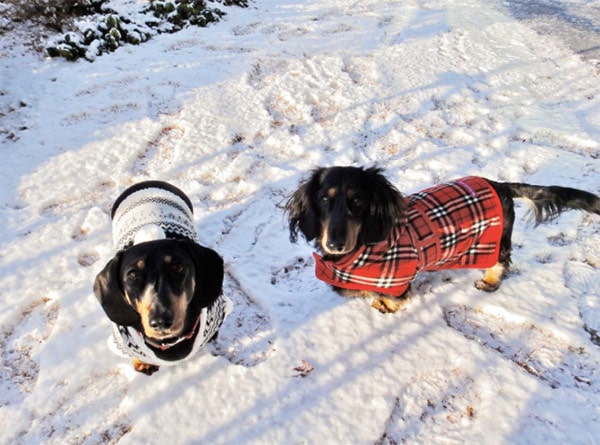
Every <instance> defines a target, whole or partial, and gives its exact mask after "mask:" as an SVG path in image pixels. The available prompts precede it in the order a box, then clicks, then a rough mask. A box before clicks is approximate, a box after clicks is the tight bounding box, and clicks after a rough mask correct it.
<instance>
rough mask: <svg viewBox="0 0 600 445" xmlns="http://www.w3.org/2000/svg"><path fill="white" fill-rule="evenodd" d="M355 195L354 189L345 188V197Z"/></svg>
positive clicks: (351, 197) (349, 197) (350, 197)
mask: <svg viewBox="0 0 600 445" xmlns="http://www.w3.org/2000/svg"><path fill="white" fill-rule="evenodd" d="M355 196H356V190H354V189H348V190H346V198H348V199H353V198H354V197H355Z"/></svg>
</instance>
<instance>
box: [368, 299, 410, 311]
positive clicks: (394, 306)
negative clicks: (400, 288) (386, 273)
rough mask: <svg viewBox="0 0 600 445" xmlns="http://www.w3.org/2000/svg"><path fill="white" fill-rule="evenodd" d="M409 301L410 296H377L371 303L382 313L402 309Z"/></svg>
mask: <svg viewBox="0 0 600 445" xmlns="http://www.w3.org/2000/svg"><path fill="white" fill-rule="evenodd" d="M407 302H408V298H394V297H376V298H375V299H374V300H373V303H371V307H373V308H375V309H377V310H378V311H379V312H381V313H382V314H393V313H394V312H397V311H398V310H400V309H402V308H403V307H404V306H405V305H406V303H407Z"/></svg>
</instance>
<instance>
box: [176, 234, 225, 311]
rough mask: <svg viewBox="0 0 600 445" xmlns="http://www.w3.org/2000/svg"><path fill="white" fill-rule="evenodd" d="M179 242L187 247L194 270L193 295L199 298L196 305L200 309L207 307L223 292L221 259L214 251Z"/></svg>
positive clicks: (188, 242)
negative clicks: (194, 283)
mask: <svg viewBox="0 0 600 445" xmlns="http://www.w3.org/2000/svg"><path fill="white" fill-rule="evenodd" d="M181 242H183V243H185V244H186V245H187V247H188V249H189V251H190V252H191V255H192V259H193V261H194V266H195V268H196V288H195V289H194V295H197V296H199V299H198V300H199V301H198V303H200V305H201V306H202V307H207V306H209V305H210V304H211V303H212V302H213V301H215V300H216V299H217V298H218V297H219V295H221V293H222V292H223V274H224V268H223V258H221V256H220V255H219V254H218V253H217V252H215V251H214V250H212V249H209V248H208V247H204V246H201V245H199V244H197V243H195V242H194V241H191V240H181Z"/></svg>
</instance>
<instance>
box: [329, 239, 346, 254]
mask: <svg viewBox="0 0 600 445" xmlns="http://www.w3.org/2000/svg"><path fill="white" fill-rule="evenodd" d="M345 247H346V243H344V242H340V241H337V242H336V241H328V242H327V250H329V251H330V252H343V251H344V248H345Z"/></svg>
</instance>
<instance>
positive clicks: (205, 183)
mask: <svg viewBox="0 0 600 445" xmlns="http://www.w3.org/2000/svg"><path fill="white" fill-rule="evenodd" d="M135 2H136V0H129V1H122V2H118V1H116V0H115V1H113V4H115V5H118V4H119V3H124V4H125V3H126V4H127V5H126V6H128V7H131V5H132V4H133V3H135ZM137 2H138V3H140V4H141V3H143V1H142V0H137ZM576 3H577V2H575V1H570V2H565V5H567V6H570V5H573V4H576ZM553 4H555V5H556V2H554V3H553ZM583 4H585V10H586V11H599V10H600V3H599V2H598V0H595V1H586V2H583V1H581V2H579V3H578V5H579V6H580V7H583V6H582V5H583ZM511 5H512V6H514V2H512V3H511V2H507V3H502V2H499V1H488V0H461V1H459V2H456V1H451V0H407V1H392V0H383V1H382V0H351V1H349V0H336V1H332V0H304V1H301V0H255V1H254V2H253V4H252V6H251V8H249V9H239V8H229V9H228V10H227V11H228V15H227V17H226V18H225V20H224V21H223V22H221V23H218V24H216V25H212V26H210V27H209V28H188V29H185V30H184V31H182V32H179V33H177V34H172V35H161V36H156V37H155V38H153V39H152V40H150V41H149V42H147V43H145V44H143V45H140V46H126V47H123V48H121V49H119V50H117V51H116V52H115V53H111V54H108V55H104V56H102V57H99V58H98V59H97V60H96V61H95V62H94V63H89V62H87V61H80V62H76V63H70V62H66V61H64V60H41V59H40V58H39V56H36V55H33V54H31V53H27V52H26V51H25V50H23V49H21V48H20V47H19V46H18V45H14V44H12V43H11V36H10V35H5V36H3V37H2V42H0V48H1V50H0V53H1V55H0V57H1V58H0V60H1V62H2V63H1V66H0V79H1V83H0V117H1V119H2V122H1V129H2V130H1V131H0V156H1V162H0V223H1V224H2V230H1V231H0V354H1V357H0V360H1V368H0V431H1V432H0V442H1V443H6V444H9V443H10V444H42V443H43V444H65V443H78V444H79V443H85V444H97V443H119V444H148V443H169V444H209V443H214V444H278V443H280V444H283V443H286V444H287V443H289V444H297V443H306V444H318V443H323V444H333V443H340V444H374V443H380V444H397V443H423V444H453V443H478V444H481V443H485V444H503V443H519V444H529V443H548V444H565V443H569V444H594V443H596V444H597V443H599V442H600V372H599V370H600V346H598V344H600V338H598V336H596V334H595V332H596V330H600V271H599V268H600V248H599V247H600V218H598V217H595V216H590V215H584V214H580V213H575V212H572V213H567V214H565V215H563V216H562V217H561V218H560V219H559V220H558V221H556V222H552V223H550V224H547V225H543V226H539V227H537V228H534V227H533V226H532V225H528V224H527V221H526V217H525V215H526V212H525V208H524V207H520V209H519V213H518V214H519V216H518V221H517V224H516V228H515V237H514V245H515V250H514V254H513V260H514V263H515V264H514V267H513V270H512V272H511V275H510V276H509V278H508V279H507V280H506V281H505V282H504V284H503V286H502V288H501V289H500V290H499V291H498V292H496V293H493V294H487V293H482V292H480V291H477V290H476V289H475V288H474V287H473V286H472V283H473V281H475V280H476V279H477V278H478V277H479V276H480V275H479V272H478V271H451V272H441V273H432V274H423V275H421V276H419V277H418V279H417V282H416V283H415V286H414V290H415V292H414V293H415V297H414V298H413V300H412V301H411V303H410V304H409V305H408V306H407V308H406V309H405V310H404V311H402V312H399V313H396V314H393V315H383V314H380V313H379V312H377V311H375V310H374V309H372V308H371V307H370V306H369V304H367V303H366V302H364V301H359V300H349V299H343V298H341V297H339V296H337V294H335V293H334V292H333V291H332V290H331V289H330V288H329V287H328V286H326V285H325V284H323V283H321V282H318V281H317V280H316V279H315V278H314V274H313V270H312V268H313V260H312V257H311V252H312V248H311V246H309V245H307V244H306V243H305V242H304V241H300V242H299V243H298V244H290V243H289V241H288V233H287V228H286V222H285V221H284V217H283V214H282V209H281V207H282V205H283V203H284V202H285V200H286V198H287V197H288V196H289V195H290V193H291V192H292V191H293V190H294V188H295V187H296V185H297V184H298V182H299V181H300V180H301V179H303V178H305V177H306V176H307V174H308V172H309V170H311V169H313V168H314V167H316V166H319V165H333V164H352V165H373V164H378V165H379V166H381V167H383V168H385V170H386V172H387V176H388V177H389V178H390V180H391V181H392V182H393V183H395V184H396V185H397V186H398V187H399V188H400V189H401V190H403V191H404V192H406V193H411V192H414V191H416V190H419V189H421V188H424V187H427V186H430V185H432V184H434V183H437V182H439V181H444V180H448V179H452V178H456V177H459V176H463V175H468V174H477V175H484V176H488V177H490V178H493V179H498V180H510V181H527V182H533V183H541V184H561V185H567V186H571V187H578V188H582V189H586V190H589V191H592V192H595V193H597V194H598V193H600V160H599V158H600V71H599V62H598V60H594V59H592V58H590V57H587V59H582V58H581V56H580V55H578V54H576V53H575V50H574V49H572V48H571V47H570V46H569V45H568V43H569V42H565V40H563V39H562V38H555V37H553V36H552V35H551V34H543V35H542V36H540V35H539V34H538V33H537V31H536V30H535V29H534V28H535V27H532V23H531V21H532V20H537V22H536V23H537V27H538V30H539V26H542V25H544V24H545V23H549V22H544V16H539V17H537V18H533V19H532V18H531V17H519V16H518V14H515V10H514V7H511ZM599 16H600V15H598V16H595V17H599ZM592 31H593V30H592ZM589 35H590V36H592V37H593V35H594V34H593V32H592V33H591V34H589ZM596 36H598V34H596ZM599 40H600V39H599ZM590 47H593V46H590ZM588 56H589V54H588ZM148 178H154V179H162V180H166V181H170V182H172V183H173V184H175V185H177V186H178V187H180V188H182V189H183V190H184V191H186V192H187V193H188V195H189V196H190V198H191V200H192V202H193V204H194V207H195V218H196V221H195V222H196V226H197V229H198V231H199V233H200V238H201V240H202V242H203V243H204V244H206V245H208V246H210V247H212V248H214V249H216V250H217V251H219V252H220V253H221V255H222V256H223V257H224V258H225V261H226V263H227V276H226V283H225V291H226V292H227V294H228V295H229V296H230V297H231V298H232V299H233V300H234V301H235V303H236V307H235V310H234V313H233V314H232V316H231V317H230V318H229V319H228V320H227V321H226V324H225V326H224V327H223V330H222V331H221V335H220V337H219V340H218V343H217V344H216V345H211V346H210V347H209V348H208V349H207V351H206V352H205V353H203V354H200V355H198V356H197V357H195V358H193V359H192V360H190V361H187V362H185V363H183V364H181V365H179V366H175V367H171V368H162V369H161V370H160V371H159V372H158V373H157V374H155V375H153V376H151V377H147V376H145V375H142V374H138V373H136V372H135V371H133V369H132V367H131V363H130V362H129V361H128V360H124V359H120V358H118V357H117V356H114V355H112V354H111V353H110V352H109V350H108V348H107V345H106V339H107V338H108V336H109V334H110V328H111V326H110V322H109V321H108V319H107V318H106V317H105V316H104V314H103V312H102V309H101V308H100V306H99V304H98V303H97V301H96V300H95V298H94V296H93V293H92V289H91V287H92V283H93V280H94V277H95V275H96V273H97V272H98V271H99V270H100V269H101V268H102V266H103V265H104V264H105V263H106V261H108V260H109V259H110V258H111V257H112V255H113V253H114V252H112V250H111V230H110V218H109V214H108V212H109V209H110V207H111V205H112V202H113V200H114V199H115V198H116V197H117V196H118V194H119V193H120V192H121V191H122V190H123V189H124V188H126V187H127V186H129V185H130V184H133V183H135V182H136V181H140V180H145V179H148ZM594 342H595V343H594ZM311 368H312V370H311Z"/></svg>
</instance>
